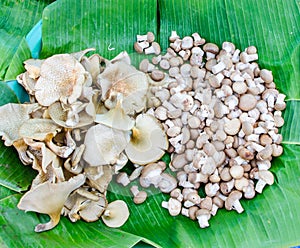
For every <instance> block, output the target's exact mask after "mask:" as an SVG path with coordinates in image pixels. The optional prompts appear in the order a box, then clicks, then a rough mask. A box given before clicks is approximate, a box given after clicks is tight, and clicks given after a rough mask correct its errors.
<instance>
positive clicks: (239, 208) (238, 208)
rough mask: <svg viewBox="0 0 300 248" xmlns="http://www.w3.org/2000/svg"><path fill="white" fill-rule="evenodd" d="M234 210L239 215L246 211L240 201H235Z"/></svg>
mask: <svg viewBox="0 0 300 248" xmlns="http://www.w3.org/2000/svg"><path fill="white" fill-rule="evenodd" d="M232 208H233V209H234V210H236V211H237V212H238V213H239V214H240V213H242V212H243V211H244V208H243V207H242V205H241V203H240V201H239V200H235V201H234V202H233V204H232Z"/></svg>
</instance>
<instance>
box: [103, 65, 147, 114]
mask: <svg viewBox="0 0 300 248" xmlns="http://www.w3.org/2000/svg"><path fill="white" fill-rule="evenodd" d="M98 84H99V85H100V87H101V89H102V100H103V101H105V105H106V107H108V108H109V109H111V108H113V107H115V106H116V104H117V99H116V98H117V96H118V95H121V97H122V98H121V99H122V108H123V109H124V111H125V113H126V114H134V113H135V112H136V113H138V112H140V111H142V110H143V109H144V108H145V105H146V93H147V89H148V80H147V77H146V75H145V74H144V73H142V72H139V71H138V70H136V69H135V68H134V67H133V66H131V65H128V64H127V63H124V62H115V63H114V64H110V65H109V66H107V67H106V69H105V70H104V71H103V72H102V73H101V74H100V75H99V76H98Z"/></svg>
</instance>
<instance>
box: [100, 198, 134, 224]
mask: <svg viewBox="0 0 300 248" xmlns="http://www.w3.org/2000/svg"><path fill="white" fill-rule="evenodd" d="M128 217H129V210H128V207H127V204H126V203H125V202H124V201H122V200H116V201H113V202H111V203H109V204H108V205H107V208H106V210H105V211H104V213H103V215H102V216H101V218H102V220H103V222H104V224H105V225H107V226H108V227H114V228H116V227H120V226H122V225H124V224H125V222H126V221H127V219H128Z"/></svg>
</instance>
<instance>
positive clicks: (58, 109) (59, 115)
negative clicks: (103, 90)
mask: <svg viewBox="0 0 300 248" xmlns="http://www.w3.org/2000/svg"><path fill="white" fill-rule="evenodd" d="M71 106H72V105H71ZM79 107H80V106H77V107H76V106H74V108H75V109H74V108H73V111H74V110H75V113H73V116H70V114H69V111H68V110H66V109H64V108H63V107H62V105H61V104H60V103H59V102H55V103H53V104H51V105H50V106H49V108H48V114H49V116H50V118H51V119H52V120H53V121H54V122H55V123H56V124H58V125H60V126H62V127H65V128H79V127H84V126H87V125H89V124H92V123H93V121H94V116H93V115H90V114H89V113H88V112H87V108H88V107H90V105H89V104H84V105H83V106H81V108H79ZM76 109H77V110H76ZM68 114H69V116H68ZM74 117H75V120H74Z"/></svg>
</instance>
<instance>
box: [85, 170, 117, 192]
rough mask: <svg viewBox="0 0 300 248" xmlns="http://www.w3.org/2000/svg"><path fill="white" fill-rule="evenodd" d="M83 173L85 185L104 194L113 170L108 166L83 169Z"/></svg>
mask: <svg viewBox="0 0 300 248" xmlns="http://www.w3.org/2000/svg"><path fill="white" fill-rule="evenodd" d="M84 173H85V175H86V177H87V180H86V183H87V184H88V185H89V186H90V187H92V188H95V189H97V190H99V192H100V193H103V194H104V193H105V192H106V190H107V187H108V185H109V183H110V182H111V180H112V176H113V170H112V167H111V166H110V165H100V166H89V165H86V166H85V167H84Z"/></svg>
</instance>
